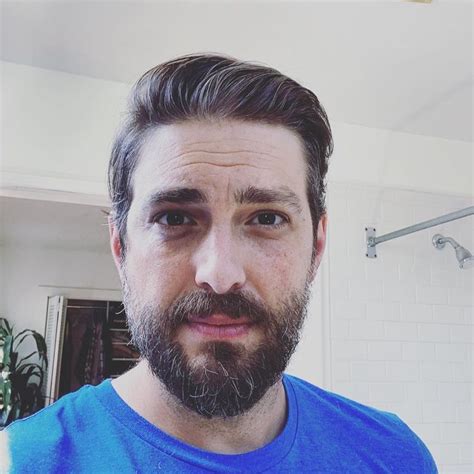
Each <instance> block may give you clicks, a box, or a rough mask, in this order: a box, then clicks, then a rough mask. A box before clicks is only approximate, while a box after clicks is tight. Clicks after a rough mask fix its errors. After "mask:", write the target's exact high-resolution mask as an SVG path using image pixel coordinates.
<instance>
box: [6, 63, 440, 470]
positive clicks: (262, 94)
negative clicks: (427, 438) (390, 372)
mask: <svg viewBox="0 0 474 474" xmlns="http://www.w3.org/2000/svg"><path fill="white" fill-rule="evenodd" d="M331 151H332V138H331V130H330V127H329V123H328V120H327V116H326V114H325V112H324V110H323V108H322V106H321V105H320V103H319V101H318V99H317V98H316V96H315V95H314V94H313V93H312V92H310V91H309V90H307V89H305V88H304V87H302V86H300V85H299V84H297V83H296V82H295V81H293V80H291V79H289V78H288V77H286V76H284V75H282V74H281V73H279V72H278V71H276V70H274V69H271V68H267V67H262V66H258V65H253V64H249V63H244V62H241V61H237V60H234V59H231V58H227V57H221V56H218V55H193V56H187V57H183V58H179V59H176V60H174V61H170V62H168V63H165V64H162V65H160V66H158V67H155V68H153V69H152V70H150V71H148V72H147V73H146V74H145V75H144V76H143V77H142V78H141V79H140V80H139V81H138V83H137V84H136V86H135V87H134V90H133V92H132V95H131V100H130V106H129V113H128V116H127V119H126V121H125V122H124V123H123V124H122V126H121V129H120V131H119V133H118V135H117V137H116V140H115V143H114V146H113V151H112V157H111V161H110V169H109V183H110V193H111V200H112V212H111V216H110V242H111V248H112V253H113V256H114V259H115V263H116V266H117V269H118V271H119V273H120V277H121V281H122V285H123V297H124V305H125V309H126V313H127V317H128V321H129V326H130V331H131V334H132V336H133V342H134V343H135V345H136V346H137V348H138V349H139V351H140V353H141V361H140V362H139V363H138V365H137V366H136V367H135V368H133V369H132V370H130V371H129V372H127V373H125V374H124V375H122V376H121V377H119V378H117V379H115V380H114V381H112V382H111V381H110V380H107V381H105V382H103V383H102V384H101V385H99V386H98V387H91V386H87V387H84V388H82V389H80V390H79V391H77V392H76V393H73V394H70V395H68V396H65V397H63V398H62V399H60V400H59V401H58V402H56V403H55V404H53V405H52V406H51V407H48V408H46V409H45V410H43V411H41V412H40V413H37V414H36V415H33V416H32V417H30V418H29V419H27V420H24V421H19V422H16V423H14V424H13V425H12V426H11V427H10V428H8V429H7V435H8V437H9V441H10V450H11V453H12V466H13V469H12V470H13V471H14V472H15V471H18V472H27V471H34V472H43V471H44V472H46V471H61V472H68V471H74V472H76V471H77V472H85V471H87V472H154V471H163V472H179V473H182V472H192V473H199V472H202V473H204V472H416V473H423V472H435V471H436V467H435V465H434V462H433V459H432V457H431V456H430V454H429V452H428V450H427V449H426V447H425V446H424V445H423V443H422V442H421V441H420V440H419V439H418V438H417V437H416V436H415V435H414V434H413V433H412V432H411V431H410V430H409V428H408V427H407V426H406V425H404V424H403V423H402V422H401V421H400V420H399V419H398V418H397V417H396V416H395V415H391V414H387V413H383V412H380V411H377V410H374V409H371V408H368V407H365V406H363V405H360V404H358V403H355V402H352V401H350V400H347V399H345V398H343V397H341V396H338V395H335V394H331V393H328V392H325V391H323V390H321V389H319V388H317V387H314V386H312V385H310V384H309V383H307V382H304V381H302V380H300V379H297V378H295V377H290V376H288V375H283V373H284V370H285V368H286V366H287V363H288V361H289V359H290V356H291V354H292V353H293V351H294V349H295V347H296V345H297V343H298V338H299V334H300V330H301V327H302V324H303V320H304V317H305V312H306V305H307V302H308V297H309V291H310V290H309V288H310V284H311V282H312V280H313V279H314V277H315V274H316V272H317V269H318V266H319V264H320V262H321V257H322V254H323V250H324V246H325V239H326V228H327V216H326V213H325V206H324V195H325V183H324V179H325V175H326V171H327V162H328V158H329V156H330V154H331Z"/></svg>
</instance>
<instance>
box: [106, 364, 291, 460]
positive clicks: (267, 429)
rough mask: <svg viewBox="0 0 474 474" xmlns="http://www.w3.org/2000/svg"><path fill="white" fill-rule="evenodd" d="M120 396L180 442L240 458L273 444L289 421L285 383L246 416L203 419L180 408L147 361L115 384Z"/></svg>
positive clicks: (276, 385)
mask: <svg viewBox="0 0 474 474" xmlns="http://www.w3.org/2000/svg"><path fill="white" fill-rule="evenodd" d="M112 385H113V387H114V388H115V390H116V391H117V393H118V394H119V396H120V397H121V398H122V399H123V400H124V401H125V403H127V404H128V405H129V406H130V407H131V408H132V409H133V410H135V411H136V412H137V413H138V414H139V415H141V416H142V417H143V418H145V419H146V420H147V421H149V422H150V423H152V424H153V425H155V426H157V427H158V428H160V429H161V430H162V431H164V432H165V433H168V434H169V435H171V436H173V437H175V438H178V439H180V440H181V441H183V442H185V443H187V444H191V445H193V446H196V447H198V448H201V449H204V450H206V451H212V452H216V453H222V454H241V453H245V452H249V451H253V450H255V449H258V448H260V447H262V446H265V445H266V444H268V443H269V442H271V441H272V440H273V439H274V438H276V437H277V436H278V434H279V433H280V432H281V431H282V430H283V427H284V425H285V421H286V411H287V407H286V397H285V389H284V387H283V383H282V382H281V380H280V381H278V382H277V383H276V384H275V385H273V386H272V387H270V389H269V390H268V391H267V393H266V394H265V395H264V396H263V397H262V399H261V400H260V401H259V402H258V403H257V404H256V405H255V406H254V407H253V408H252V409H251V410H249V411H248V412H247V413H245V414H243V415H240V416H235V417H232V418H226V419H223V418H212V419H207V418H204V417H202V416H200V415H198V414H197V413H194V412H192V411H191V410H189V409H188V408H186V407H184V406H183V405H181V404H180V403H179V402H178V401H177V400H176V399H175V398H174V397H172V396H171V395H170V394H169V393H168V392H167V390H166V389H165V387H164V386H163V385H162V384H161V382H160V381H159V380H157V378H156V377H155V376H154V375H153V374H152V373H151V371H150V370H149V368H148V365H147V363H146V361H141V362H140V363H139V364H138V365H137V366H136V367H135V368H133V369H132V370H130V371H128V372H127V373H125V374H123V375H122V376H120V377H118V378H117V379H115V380H113V382H112Z"/></svg>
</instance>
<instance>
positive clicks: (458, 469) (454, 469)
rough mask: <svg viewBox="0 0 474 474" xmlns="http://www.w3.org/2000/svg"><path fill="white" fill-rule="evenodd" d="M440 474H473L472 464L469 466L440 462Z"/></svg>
mask: <svg viewBox="0 0 474 474" xmlns="http://www.w3.org/2000/svg"><path fill="white" fill-rule="evenodd" d="M435 461H436V460H435ZM436 465H437V466H438V469H439V472H445V473H446V474H455V473H459V474H472V463H469V464H446V463H443V464H441V463H440V462H438V463H437V464H436Z"/></svg>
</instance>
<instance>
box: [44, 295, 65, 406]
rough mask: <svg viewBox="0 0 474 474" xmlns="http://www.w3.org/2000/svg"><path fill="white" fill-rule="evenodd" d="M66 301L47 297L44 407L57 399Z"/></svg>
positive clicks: (60, 297) (62, 297)
mask: <svg viewBox="0 0 474 474" xmlns="http://www.w3.org/2000/svg"><path fill="white" fill-rule="evenodd" d="M66 306H67V299H66V298H64V296H49V297H48V309H47V314H46V328H45V332H44V334H45V340H46V347H47V351H48V352H47V355H48V369H47V371H46V380H45V383H43V394H44V396H45V400H46V401H45V406H48V405H50V404H51V403H53V402H54V401H56V400H57V398H58V390H59V375H60V373H61V357H62V352H63V340H64V328H65V323H66Z"/></svg>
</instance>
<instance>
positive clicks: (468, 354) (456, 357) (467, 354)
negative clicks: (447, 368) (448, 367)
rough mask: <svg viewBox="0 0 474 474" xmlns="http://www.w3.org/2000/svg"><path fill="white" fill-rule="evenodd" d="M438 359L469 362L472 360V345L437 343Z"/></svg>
mask: <svg viewBox="0 0 474 474" xmlns="http://www.w3.org/2000/svg"><path fill="white" fill-rule="evenodd" d="M436 360H444V361H447V362H450V361H451V362H468V361H470V360H472V346H471V345H470V344H459V343H458V344H454V343H448V344H441V343H437V344H436Z"/></svg>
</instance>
